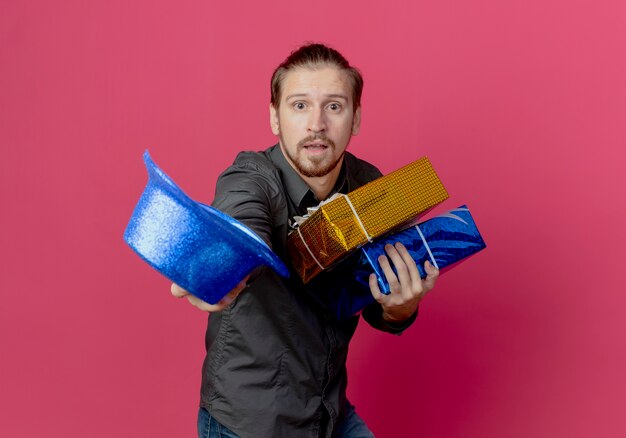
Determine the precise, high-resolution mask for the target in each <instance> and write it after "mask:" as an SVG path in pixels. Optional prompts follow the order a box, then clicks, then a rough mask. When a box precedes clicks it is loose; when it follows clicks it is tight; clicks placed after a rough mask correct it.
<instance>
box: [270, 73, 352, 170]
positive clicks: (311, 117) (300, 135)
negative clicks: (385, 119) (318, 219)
mask: <svg viewBox="0 0 626 438" xmlns="http://www.w3.org/2000/svg"><path fill="white" fill-rule="evenodd" d="M281 90H282V92H281V98H280V106H279V108H278V109H276V108H274V107H273V106H271V105H270V123H271V126H272V132H273V133H274V134H275V135H278V136H279V139H280V147H281V149H282V151H283V153H284V154H285V156H286V157H287V159H288V161H289V162H290V164H291V165H292V166H293V167H294V168H295V169H296V170H297V171H298V172H299V173H300V174H301V175H303V176H305V177H313V178H315V177H321V176H325V175H327V174H329V173H330V172H332V171H333V170H334V169H336V168H337V166H338V165H340V164H341V162H342V160H343V154H344V151H345V150H346V147H347V146H348V143H349V142H350V137H351V136H352V135H356V134H357V133H358V131H359V127H360V122H361V109H360V108H358V109H357V110H356V112H355V111H354V110H353V104H352V86H351V84H350V79H349V77H348V74H347V73H346V72H344V71H342V70H340V69H338V68H336V67H332V66H328V67H326V66H321V67H319V68H316V69H314V70H312V69H308V68H297V69H294V70H291V71H289V72H288V73H287V74H286V75H285V77H284V78H283V82H282V88H281Z"/></svg>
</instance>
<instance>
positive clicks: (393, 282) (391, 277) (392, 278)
mask: <svg viewBox="0 0 626 438" xmlns="http://www.w3.org/2000/svg"><path fill="white" fill-rule="evenodd" d="M378 264H379V265H380V268H381V269H382V270H383V272H384V273H385V278H386V279H387V283H389V290H390V291H391V292H398V291H399V290H400V282H399V281H398V277H396V274H395V273H394V272H393V269H392V268H391V265H390V264H389V260H388V259H387V257H385V256H384V255H381V256H379V257H378Z"/></svg>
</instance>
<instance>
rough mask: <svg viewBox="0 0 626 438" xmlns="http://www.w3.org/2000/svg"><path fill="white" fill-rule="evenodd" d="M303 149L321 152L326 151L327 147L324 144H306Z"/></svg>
mask: <svg viewBox="0 0 626 438" xmlns="http://www.w3.org/2000/svg"><path fill="white" fill-rule="evenodd" d="M304 148H305V149H306V150H307V151H310V152H322V151H325V150H326V149H328V145H327V144H326V143H307V144H305V145H304Z"/></svg>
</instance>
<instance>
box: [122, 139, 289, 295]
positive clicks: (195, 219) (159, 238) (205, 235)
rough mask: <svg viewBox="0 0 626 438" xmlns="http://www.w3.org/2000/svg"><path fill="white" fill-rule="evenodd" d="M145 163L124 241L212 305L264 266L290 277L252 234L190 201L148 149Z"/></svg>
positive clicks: (286, 270)
mask: <svg viewBox="0 0 626 438" xmlns="http://www.w3.org/2000/svg"><path fill="white" fill-rule="evenodd" d="M144 162H145V164H146V169H147V171H148V184H147V186H146V188H145V189H144V192H143V193H142V195H141V198H140V199H139V202H138V203H137V205H136V206H135V209H134V211H133V214H132V216H131V218H130V221H129V222H128V226H127V227H126V231H125V232H124V240H125V241H126V243H127V244H128V245H129V246H130V247H131V248H132V249H133V250H134V251H135V252H136V253H137V254H138V255H139V256H140V257H141V258H142V259H143V260H144V261H146V262H147V263H148V264H149V265H150V266H152V267H153V268H154V269H156V270H157V271H159V272H160V273H161V274H163V275H165V276H166V277H168V278H169V279H170V280H172V281H173V282H174V283H176V284H178V285H179V286H181V287H183V288H184V289H185V290H187V291H189V292H190V293H192V294H193V295H195V296H197V297H198V298H200V299H202V300H204V301H206V302H208V303H210V304H215V303H217V302H218V301H219V300H220V299H222V298H223V297H224V296H225V295H226V294H227V293H228V292H229V291H230V290H232V289H233V288H234V287H235V286H237V284H238V283H239V282H240V281H241V280H242V279H243V278H244V277H245V276H246V275H248V274H249V273H250V272H251V271H253V270H254V269H255V268H257V267H259V266H261V265H266V266H269V267H271V268H272V269H274V270H275V271H276V272H277V273H278V274H279V275H282V276H285V277H287V276H289V271H288V269H287V267H286V266H285V265H284V264H283V262H282V261H281V260H280V259H279V258H278V256H276V254H274V253H273V252H272V250H271V249H270V248H269V246H267V244H266V243H265V242H264V241H263V240H262V239H261V238H260V237H259V236H257V235H256V234H255V233H254V232H253V231H252V230H250V229H249V228H247V227H246V226H245V225H243V224H242V223H240V222H238V221H236V220H235V219H233V218H231V217H230V216H228V215H226V214H224V213H222V212H220V211H218V210H216V209H215V208H213V207H209V206H207V205H204V204H202V203H199V202H196V201H194V200H193V199H191V198H189V197H188V196H187V195H186V194H185V193H184V192H183V191H182V190H181V189H180V188H179V187H178V186H177V185H176V184H175V183H174V181H172V179H171V178H170V177H168V176H167V175H166V174H165V172H163V171H162V170H161V169H160V168H159V167H158V166H157V165H156V164H155V163H154V162H153V161H152V159H151V158H150V155H149V154H148V152H147V151H146V152H145V154H144Z"/></svg>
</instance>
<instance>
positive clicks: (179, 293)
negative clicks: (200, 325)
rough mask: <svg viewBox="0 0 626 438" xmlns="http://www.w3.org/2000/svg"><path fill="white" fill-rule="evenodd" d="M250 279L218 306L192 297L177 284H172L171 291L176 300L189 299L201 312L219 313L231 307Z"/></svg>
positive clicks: (244, 280) (223, 299) (228, 294)
mask: <svg viewBox="0 0 626 438" xmlns="http://www.w3.org/2000/svg"><path fill="white" fill-rule="evenodd" d="M249 278H250V276H249V275H248V276H247V277H246V278H244V279H243V280H241V281H240V282H239V284H238V285H237V286H235V288H234V289H233V290H231V291H230V292H228V293H227V294H226V296H224V298H222V299H221V300H220V301H218V302H217V303H216V304H209V303H207V302H206V301H202V300H201V299H200V298H198V297H195V296H193V295H191V294H190V293H189V292H187V291H186V290H185V289H183V288H182V287H180V286H179V285H177V284H176V283H172V287H171V290H172V295H174V296H175V297H176V298H183V297H187V300H188V301H189V302H190V303H191V304H193V305H194V306H196V307H197V308H198V309H200V310H204V311H205V312H219V311H221V310H224V309H225V308H227V307H228V306H230V304H231V303H232V302H233V301H234V300H235V298H237V297H238V296H239V294H240V293H241V291H242V290H244V289H245V288H246V287H247V282H248V279H249Z"/></svg>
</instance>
